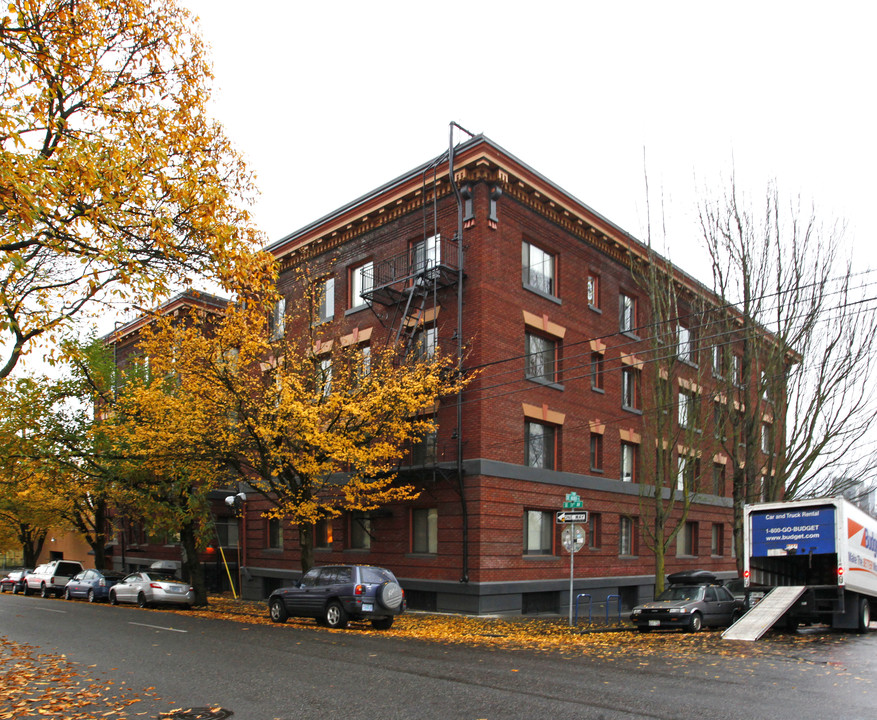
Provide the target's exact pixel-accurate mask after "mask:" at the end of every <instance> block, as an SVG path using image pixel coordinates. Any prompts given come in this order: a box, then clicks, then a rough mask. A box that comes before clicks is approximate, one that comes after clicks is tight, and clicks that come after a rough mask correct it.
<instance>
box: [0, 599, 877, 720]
mask: <svg viewBox="0 0 877 720" xmlns="http://www.w3.org/2000/svg"><path fill="white" fill-rule="evenodd" d="M0 636H2V637H5V638H7V639H8V640H12V641H15V642H17V643H28V644H30V645H34V646H39V648H40V651H41V652H51V653H60V654H64V655H65V656H66V659H67V660H68V661H70V662H72V663H74V664H75V667H80V668H83V670H84V669H85V668H87V669H88V672H89V673H91V674H97V675H99V676H100V677H101V678H102V679H105V680H108V681H110V680H111V681H112V682H113V684H114V686H115V687H121V686H123V684H124V687H127V688H131V689H135V690H137V689H139V688H147V687H153V688H154V690H153V691H151V693H154V695H155V696H156V697H150V699H148V700H144V701H141V702H140V703H139V704H137V705H135V706H134V707H132V710H131V715H130V717H156V716H157V714H158V712H159V711H168V710H171V709H174V708H181V707H182V708H193V707H214V708H215V707H222V708H225V709H226V710H227V711H229V712H231V713H233V715H231V717H234V718H243V719H246V720H272V719H273V718H282V719H284V720H287V719H293V718H296V719H298V718H302V719H309V718H320V719H321V720H324V719H325V718H345V719H358V718H364V719H369V720H371V719H375V720H377V719H378V718H380V719H381V720H387V719H390V718H441V719H442V720H445V719H455V718H460V719H466V720H478V719H485V720H517V719H518V718H520V719H521V720H523V719H524V718H526V719H527V720H532V719H533V718H540V719H541V718H594V719H598V718H599V719H601V720H620V719H622V718H624V719H630V718H663V719H667V720H677V719H683V718H698V719H700V718H704V719H709V720H720V719H722V718H728V719H733V720H737V719H744V718H754V719H758V720H763V719H765V718H772V719H777V720H782V719H784V718H789V720H793V719H794V720H807V719H809V718H835V717H840V718H843V719H844V720H858V719H862V720H864V719H866V718H867V719H868V720H871V719H872V718H875V717H877V685H875V670H877V630H875V631H874V632H872V633H870V634H868V635H864V636H859V635H855V634H833V633H829V632H825V631H820V632H813V631H810V630H805V631H802V632H800V633H799V634H798V635H796V636H794V637H791V636H784V635H769V636H767V638H766V639H765V640H762V641H759V642H758V643H727V642H725V641H722V640H721V638H720V636H719V634H718V633H715V632H710V633H702V634H700V635H697V636H685V637H684V638H681V637H680V636H669V635H654V636H650V637H648V638H647V639H646V638H639V637H637V636H636V635H633V634H626V633H614V634H611V636H610V635H607V636H605V637H604V638H602V639H601V640H600V641H599V643H598V644H596V645H595V647H594V650H593V651H589V652H588V653H587V654H584V653H582V654H579V653H567V654H561V653H553V652H543V651H540V652H536V651H530V650H506V649H491V648H489V647H467V646H464V645H445V644H442V643H433V642H422V641H414V640H405V639H399V638H393V637H382V636H380V635H371V634H365V633H362V632H357V630H356V629H351V630H348V631H341V632H337V631H334V632H328V631H317V630H313V629H311V628H309V627H301V626H294V625H286V626H267V625H250V624H242V623H235V622H225V621H218V620H206V619H203V618H198V617H192V616H186V615H184V614H177V613H168V612H161V611H141V610H138V609H136V608H128V607H109V606H95V605H89V604H87V603H75V602H63V601H53V600H43V599H41V598H34V597H27V598H25V597H22V596H20V595H19V596H11V595H0ZM0 709H2V708H0ZM135 709H136V710H137V714H136V715H135V713H134V710H135ZM35 717H36V715H35ZM126 717H128V716H126Z"/></svg>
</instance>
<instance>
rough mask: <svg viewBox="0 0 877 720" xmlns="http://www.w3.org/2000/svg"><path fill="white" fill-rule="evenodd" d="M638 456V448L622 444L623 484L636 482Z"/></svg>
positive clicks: (629, 444) (630, 444)
mask: <svg viewBox="0 0 877 720" xmlns="http://www.w3.org/2000/svg"><path fill="white" fill-rule="evenodd" d="M636 455H637V446H636V445H635V444H634V443H629V442H622V443H621V480H622V481H623V482H635V481H636Z"/></svg>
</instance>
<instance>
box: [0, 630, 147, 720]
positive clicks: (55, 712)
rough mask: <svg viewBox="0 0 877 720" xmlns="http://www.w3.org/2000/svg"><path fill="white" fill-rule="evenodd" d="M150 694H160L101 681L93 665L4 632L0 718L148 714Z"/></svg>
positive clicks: (117, 719)
mask: <svg viewBox="0 0 877 720" xmlns="http://www.w3.org/2000/svg"><path fill="white" fill-rule="evenodd" d="M145 699H149V700H153V699H155V695H154V694H152V692H151V691H149V690H143V691H140V692H139V693H137V692H134V691H133V690H132V689H130V688H127V687H124V683H121V685H119V684H117V683H116V682H115V681H112V680H101V679H100V678H99V677H97V676H96V674H95V673H94V672H93V671H92V667H88V668H85V667H83V666H81V665H78V664H77V663H73V662H70V661H69V660H67V658H66V657H64V656H63V655H55V654H51V653H44V652H40V649H39V648H37V647H34V646H32V645H27V644H24V643H17V642H12V641H10V640H8V639H6V638H4V637H0V720H12V719H13V718H34V717H41V718H57V719H58V720H62V719H63V720H97V718H107V717H112V718H114V720H122V718H135V717H143V716H144V715H145V713H146V711H145V710H143V708H142V701H143V700H145ZM141 710H143V711H141Z"/></svg>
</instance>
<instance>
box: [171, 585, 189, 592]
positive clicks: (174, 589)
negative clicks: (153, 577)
mask: <svg viewBox="0 0 877 720" xmlns="http://www.w3.org/2000/svg"><path fill="white" fill-rule="evenodd" d="M168 592H172V593H178V594H179V593H183V592H185V589H184V588H182V587H181V586H179V585H170V586H169V587H168Z"/></svg>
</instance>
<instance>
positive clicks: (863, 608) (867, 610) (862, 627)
mask: <svg viewBox="0 0 877 720" xmlns="http://www.w3.org/2000/svg"><path fill="white" fill-rule="evenodd" d="M870 625H871V603H870V602H869V600H868V598H859V632H860V633H864V632H868V628H869V627H870Z"/></svg>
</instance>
